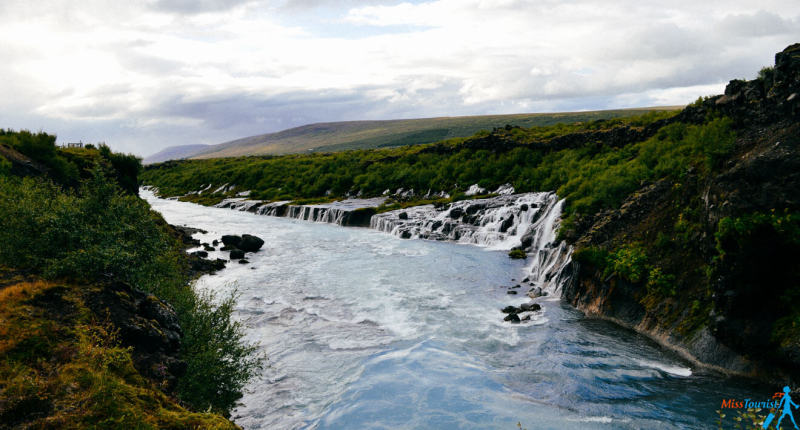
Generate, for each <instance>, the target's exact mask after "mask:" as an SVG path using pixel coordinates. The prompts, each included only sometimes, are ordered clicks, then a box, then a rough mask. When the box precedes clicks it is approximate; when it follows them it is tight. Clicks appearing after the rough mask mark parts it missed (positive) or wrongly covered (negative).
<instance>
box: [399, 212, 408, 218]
mask: <svg viewBox="0 0 800 430" xmlns="http://www.w3.org/2000/svg"><path fill="white" fill-rule="evenodd" d="M397 218H400V219H408V212H400V214H399V215H397Z"/></svg>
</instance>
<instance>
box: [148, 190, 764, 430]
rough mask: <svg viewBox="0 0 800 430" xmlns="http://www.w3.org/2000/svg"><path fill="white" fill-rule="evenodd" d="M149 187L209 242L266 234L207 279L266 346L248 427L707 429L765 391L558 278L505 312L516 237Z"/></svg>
mask: <svg viewBox="0 0 800 430" xmlns="http://www.w3.org/2000/svg"><path fill="white" fill-rule="evenodd" d="M142 195H143V197H145V198H146V199H147V200H148V201H149V202H150V203H151V205H152V206H153V208H154V209H155V210H157V211H159V212H161V213H162V214H163V215H164V217H165V218H166V219H167V221H168V222H170V223H172V224H178V225H188V226H191V227H197V228H202V229H204V230H207V231H208V234H198V235H195V237H196V238H199V239H201V240H202V241H204V242H211V240H213V239H219V238H220V237H221V236H222V235H223V234H244V233H247V234H254V235H256V236H259V237H261V238H263V239H264V240H265V241H266V243H265V245H264V247H263V248H262V249H261V250H260V251H259V252H257V253H254V254H248V257H247V258H248V260H249V261H250V264H246V265H244V264H238V263H236V262H231V263H229V264H228V268H226V269H224V270H222V271H221V272H219V273H218V274H217V275H209V276H204V277H203V278H202V279H201V280H200V287H201V288H208V289H212V290H215V291H219V292H222V293H224V292H229V291H230V290H232V289H233V288H238V291H239V293H240V294H241V296H240V298H239V300H238V305H237V312H238V316H239V317H241V318H243V319H246V320H247V321H248V323H249V325H250V328H249V331H248V333H249V334H248V340H249V341H257V342H260V344H261V348H262V349H263V351H264V352H265V353H266V354H267V356H268V357H269V364H270V367H269V368H268V369H266V370H265V372H264V375H263V378H261V379H259V380H257V381H254V382H253V383H252V384H251V385H250V386H249V387H248V393H247V394H246V395H245V396H244V398H243V399H242V400H241V402H242V406H240V407H239V408H238V409H237V410H236V411H235V412H234V417H235V421H236V422H237V423H238V424H239V425H241V426H243V427H244V428H246V429H284V428H318V429H361V428H374V429H411V428H414V429H427V428H436V429H456V428H464V429H488V428H497V429H514V428H517V423H518V422H519V423H521V424H522V427H523V428H528V429H534V428H536V429H539V428H553V429H562V428H563V429H574V428H589V429H618V428H625V429H627V428H630V429H635V428H643V429H657V428H698V429H700V428H711V427H712V426H713V422H714V421H715V420H716V416H717V414H716V412H715V410H717V409H719V408H720V404H721V401H722V400H723V399H728V398H742V399H744V398H753V399H758V398H761V397H764V396H766V395H767V394H771V393H766V392H764V390H763V389H755V388H752V387H750V386H749V385H746V383H744V382H741V381H735V380H730V379H724V378H721V377H718V376H715V375H710V374H703V372H699V371H698V370H697V369H693V368H692V367H691V366H690V365H689V364H687V363H686V362H685V361H683V360H681V359H680V358H678V357H677V356H675V355H674V354H672V353H670V352H669V351H666V350H664V349H663V348H660V347H659V346H658V345H656V344H654V343H653V342H651V341H649V340H648V339H646V338H645V337H643V336H641V335H638V334H636V333H634V332H631V331H627V330H623V329H620V328H618V327H616V326H614V325H612V324H610V323H606V322H602V321H597V320H592V319H587V318H584V317H583V315H582V314H581V313H580V312H579V311H577V310H575V309H573V308H572V307H571V306H569V305H568V304H565V303H562V302H561V301H560V299H559V298H558V295H556V294H551V295H549V296H547V297H542V298H539V299H537V302H538V303H539V304H541V306H542V308H543V309H542V311H540V312H537V313H535V314H533V318H532V319H531V321H529V322H527V323H523V324H510V323H505V322H503V321H502V318H503V316H504V315H503V314H502V313H500V311H499V310H500V309H501V308H502V307H505V306H507V305H514V306H519V305H520V304H522V303H524V302H526V301H528V300H529V299H528V298H526V297H524V296H523V295H519V296H511V295H509V294H507V291H508V288H507V287H508V286H511V285H514V284H516V283H519V281H520V279H521V278H523V277H526V276H529V275H530V274H531V269H532V268H531V262H530V261H528V262H527V263H526V262H524V261H518V260H510V259H509V258H508V257H507V256H506V254H507V251H502V250H496V249H492V248H491V247H488V246H487V247H478V246H474V245H465V244H456V243H449V242H442V241H438V242H437V241H426V240H416V239H412V240H403V239H400V238H398V237H396V236H394V235H391V234H387V233H385V232H381V231H378V230H370V229H366V228H347V227H340V226H337V225H332V224H323V223H312V222H307V221H300V220H295V219H288V218H278V217H269V216H259V215H256V214H253V213H249V212H242V211H232V210H226V209H218V208H207V207H202V206H198V205H194V204H190V203H181V202H176V201H166V200H161V199H156V198H154V197H153V195H152V193H150V192H148V191H143V192H142ZM506 239H507V237H506V238H503V239H502V240H506ZM537 240H538V239H537ZM545 245H547V244H539V246H540V248H541V249H544V248H546V246H545ZM548 246H549V245H548ZM537 249H539V248H537ZM226 254H227V253H223V252H219V251H218V252H211V253H210V258H214V257H219V258H225V256H226ZM529 260H530V259H529Z"/></svg>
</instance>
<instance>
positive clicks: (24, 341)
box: [0, 280, 237, 430]
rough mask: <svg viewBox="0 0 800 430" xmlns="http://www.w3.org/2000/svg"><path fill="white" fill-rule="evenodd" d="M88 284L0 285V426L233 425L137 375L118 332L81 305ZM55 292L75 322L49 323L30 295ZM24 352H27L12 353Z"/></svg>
mask: <svg viewBox="0 0 800 430" xmlns="http://www.w3.org/2000/svg"><path fill="white" fill-rule="evenodd" d="M85 288H87V286H85V285H81V284H75V283H62V284H56V283H50V282H45V281H40V280H36V281H34V282H27V281H23V282H18V283H13V284H11V285H8V286H6V287H5V288H3V289H2V290H0V321H2V324H0V387H2V391H0V404H2V405H3V408H2V409H0V422H1V423H3V424H5V425H10V426H12V427H14V426H18V425H20V426H21V425H23V424H24V425H25V426H27V427H30V428H59V429H125V430H129V429H158V428H168V429H184V428H204V429H206V428H208V429H234V428H237V427H236V426H235V425H234V424H233V423H231V422H230V421H228V420H226V419H225V418H223V417H222V416H220V415H217V414H204V413H196V412H191V411H189V410H187V409H185V408H184V407H183V406H181V405H180V404H178V403H177V402H176V401H175V400H174V399H171V398H169V397H167V396H166V395H164V394H163V393H162V392H160V391H159V390H158V389H156V388H155V387H153V386H152V385H151V384H150V383H149V382H148V381H147V380H145V379H144V378H143V377H141V375H139V374H138V372H137V371H136V370H135V369H134V367H133V360H132V357H131V352H130V349H128V348H123V347H121V346H120V345H119V343H118V342H117V339H116V334H115V330H114V329H113V328H112V327H110V326H106V325H103V324H102V323H98V322H97V319H96V317H95V316H94V315H93V314H92V313H91V311H89V310H88V309H87V308H86V307H85V306H84V305H83V302H82V301H81V299H80V297H81V290H82V289H85ZM56 289H58V292H59V294H60V296H61V297H63V298H64V300H67V301H68V302H69V303H70V304H71V305H72V307H70V308H69V309H70V314H69V315H67V316H68V317H69V318H70V319H71V320H72V321H74V322H75V324H74V325H72V326H67V327H64V326H62V325H60V324H58V323H57V322H56V321H54V320H52V314H53V312H51V311H52V309H48V307H47V306H48V305H43V304H42V303H39V302H37V301H36V300H35V299H34V298H35V297H36V296H37V295H39V296H40V295H42V294H46V293H48V292H52V291H53V290H56ZM62 310H63V309H59V312H61V311H62ZM62 316H63V315H62ZM22 350H25V351H31V353H14V351H22Z"/></svg>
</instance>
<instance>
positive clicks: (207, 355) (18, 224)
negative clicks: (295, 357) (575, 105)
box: [0, 133, 263, 428]
mask: <svg viewBox="0 0 800 430" xmlns="http://www.w3.org/2000/svg"><path fill="white" fill-rule="evenodd" d="M22 134H23V135H25V133H22ZM6 135H8V133H7V134H6ZM28 135H30V136H33V137H34V138H38V139H41V140H42V141H45V142H46V141H50V142H54V141H55V138H54V137H53V138H49V137H47V135H45V134H42V133H40V134H38V135H34V134H29V133H28ZM18 136H19V134H18V135H17V136H14V137H15V138H18ZM48 150H49V149H48ZM106 150H107V148H106ZM106 150H104V148H102V147H101V148H99V149H81V150H77V151H69V152H70V153H69V154H63V153H62V154H60V155H59V152H60V151H59V150H58V149H55V150H54V151H53V153H55V154H57V155H56V157H61V158H60V159H61V161H55V162H53V161H52V160H54V159H57V158H47V157H42V156H41V155H40V154H38V153H34V154H35V155H37V158H38V160H40V161H44V162H45V163H49V164H47V165H46V166H54V165H56V166H57V165H60V164H64V163H65V165H67V166H71V167H67V168H65V169H64V170H63V171H65V172H73V173H74V174H72V173H68V174H67V175H66V176H62V175H48V176H49V177H47V176H42V177H25V178H21V177H18V176H15V175H13V174H11V173H10V172H11V171H13V170H14V169H13V165H12V163H11V162H9V161H8V160H6V162H5V163H4V164H5V166H4V167H5V168H4V170H3V173H2V174H0V217H1V218H2V219H3V223H2V224H1V225H0V265H1V266H3V268H4V269H3V270H4V272H8V273H11V274H13V276H11V278H12V279H11V281H9V282H7V283H6V285H4V287H3V289H2V290H1V291H0V293H2V294H5V295H6V296H7V299H8V300H3V301H2V302H0V303H3V304H4V306H6V307H5V308H4V309H5V311H7V313H6V314H5V316H4V317H3V318H4V320H3V324H2V327H3V333H0V345H2V347H3V348H5V349H4V350H3V351H4V353H2V354H0V357H1V358H0V400H1V401H0V414H3V416H12V415H13V417H15V418H14V419H15V420H22V421H24V422H29V421H30V422H36V423H40V424H41V425H42V426H44V427H47V426H50V424H49V423H51V422H52V423H61V424H58V425H55V424H54V425H55V427H54V428H63V426H66V427H70V428H89V427H92V426H94V427H95V428H112V427H113V426H112V425H111V424H113V423H117V424H119V425H120V427H119V428H122V427H123V424H125V425H128V424H131V423H138V424H141V425H140V426H138V427H137V426H135V428H159V427H167V428H170V426H173V424H174V423H180V422H184V421H185V422H186V423H188V422H196V423H198V424H197V426H200V427H204V426H206V425H208V426H210V428H215V426H216V427H219V428H229V427H231V426H232V425H231V423H229V422H227V421H226V420H224V419H223V418H222V417H220V416H219V415H217V416H216V418H215V417H214V416H212V415H211V414H200V415H198V414H195V413H193V412H190V410H195V411H206V412H208V413H213V414H222V415H227V414H228V413H229V411H230V410H231V409H232V408H233V407H234V405H235V402H236V400H237V399H238V398H239V397H241V390H242V388H243V386H244V384H245V383H246V382H247V381H248V380H249V379H250V378H251V377H253V376H254V375H256V374H258V372H259V370H260V368H261V366H262V364H263V357H260V356H257V355H256V354H255V347H254V346H251V345H246V344H244V343H243V342H242V338H243V336H244V327H243V325H242V324H241V323H239V322H235V321H234V320H233V319H232V313H233V300H234V299H233V298H232V297H222V298H216V297H213V296H209V295H207V294H200V293H198V292H197V291H196V290H195V289H194V287H193V286H192V284H191V283H190V281H191V280H190V279H188V278H187V275H186V261H185V255H184V253H183V251H182V249H181V246H180V244H179V243H178V242H177V241H176V240H175V239H173V237H172V236H171V235H170V232H169V226H168V225H167V224H166V222H164V220H163V219H162V218H161V216H160V215H159V214H157V213H155V212H153V211H152V210H151V209H150V207H149V205H148V204H147V203H146V202H145V201H143V200H141V199H139V198H138V197H136V196H135V195H132V193H130V192H128V191H131V190H127V189H126V187H127V188H130V184H131V183H132V184H136V183H137V180H136V177H135V172H138V171H139V170H140V169H141V164H140V160H139V159H138V158H136V157H133V156H125V155H122V156H119V155H115V154H113V153H110V151H108V153H106V154H104V152H106ZM48 157H49V156H48ZM115 159H116V160H117V161H118V162H116V163H115V162H114V161H113V160H115ZM119 160H122V162H119ZM54 163H55V164H54ZM43 165H45V164H43ZM126 168H129V169H128V170H126ZM50 171H52V169H50ZM131 173H134V174H133V175H131ZM62 180H63V181H62ZM29 279H30V280H29ZM110 279H111V280H114V282H123V283H126V284H130V285H131V286H133V287H135V288H138V289H140V290H143V291H145V292H148V293H152V294H155V295H156V296H158V297H159V298H161V299H163V300H165V301H166V302H168V303H169V304H170V305H172V306H173V307H174V309H175V311H176V313H177V318H178V321H179V324H180V329H181V330H182V333H183V337H182V338H181V345H180V353H179V359H180V360H182V361H183V362H185V363H186V369H187V370H186V372H185V375H183V376H182V377H181V378H180V379H179V382H178V384H177V387H176V389H175V391H174V392H163V393H162V392H160V391H159V390H160V389H161V387H159V385H158V381H152V380H146V379H145V378H143V377H142V376H141V375H138V374H137V373H136V372H135V370H132V367H131V356H130V352H131V351H130V348H126V347H125V345H123V344H121V343H120V342H119V339H117V338H116V337H115V335H114V329H113V328H112V327H109V326H108V325H107V324H104V323H103V322H102V321H103V318H102V316H100V315H96V314H94V315H93V314H91V312H87V311H86V308H85V306H84V304H83V300H84V299H85V298H86V297H87V296H86V292H87V291H90V290H92V289H97V288H102V287H101V286H102V285H103V283H105V282H108V281H109V280H110ZM52 291H58V292H59V293H58V294H59V297H61V298H60V299H59V303H60V302H64V303H67V304H66V305H64V306H63V307H61V308H59V307H56V308H58V309H61V310H63V311H64V312H63V313H61V310H55V311H54V310H53V308H52V307H51V306H44V307H43V308H42V309H39V310H36V309H37V303H39V302H40V301H41V300H45V299H42V298H41V297H45V296H47V295H48V294H51V293H52ZM37 297H39V299H37ZM62 308H63V309H62ZM30 309H33V311H30V312H29V311H28V310H30ZM53 312H55V313H53ZM62 350H64V351H72V352H69V353H68V354H67V355H68V357H66V358H64V359H63V360H62V359H61V358H59V357H60V355H59V354H61V352H59V351H62ZM54 357H55V358H54ZM98 360H99V361H98ZM98 362H99V363H101V364H102V365H98V364H97V363H98ZM70 372H73V373H70ZM74 372H77V373H74ZM18 375H22V376H18ZM26 375H27V376H26ZM73 378H74V379H73ZM76 384H77V385H76ZM26 390H27V391H26ZM169 396H174V397H172V398H171V397H169ZM9 414H10V415H9ZM186 420H188V421H186ZM193 420H194V421H193ZM0 421H4V420H0ZM170 423H173V424H170ZM62 424H63V426H62ZM138 424H137V425H138ZM37 425H39V424H37ZM173 427H174V428H185V426H183V424H181V425H179V424H175V425H174V426H173ZM189 427H191V425H190V426H189Z"/></svg>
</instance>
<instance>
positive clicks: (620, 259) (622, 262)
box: [603, 245, 648, 284]
mask: <svg viewBox="0 0 800 430" xmlns="http://www.w3.org/2000/svg"><path fill="white" fill-rule="evenodd" d="M647 260H648V259H647V255H646V254H645V253H644V250H643V249H642V248H640V247H638V246H635V245H634V246H626V247H623V248H620V249H618V250H617V251H615V252H612V253H610V254H608V266H607V267H606V271H605V273H604V274H603V276H608V275H610V274H611V273H616V274H617V275H619V276H620V277H622V278H624V279H627V280H628V281H630V282H633V283H634V284H636V283H638V282H640V281H642V280H644V278H645V276H646V275H647V266H646V264H647Z"/></svg>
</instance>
